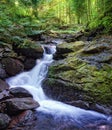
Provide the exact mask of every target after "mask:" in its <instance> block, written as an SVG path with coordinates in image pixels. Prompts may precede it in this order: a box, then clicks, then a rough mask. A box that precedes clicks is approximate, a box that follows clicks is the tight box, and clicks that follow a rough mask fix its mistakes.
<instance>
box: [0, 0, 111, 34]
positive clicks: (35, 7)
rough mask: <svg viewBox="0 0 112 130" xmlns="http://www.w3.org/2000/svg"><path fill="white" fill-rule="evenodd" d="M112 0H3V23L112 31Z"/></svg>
mask: <svg viewBox="0 0 112 130" xmlns="http://www.w3.org/2000/svg"><path fill="white" fill-rule="evenodd" d="M111 11H112V4H111V0H80V1H79V0H69V1H68V0H1V1H0V25H1V26H12V25H13V26H16V25H22V26H35V27H36V28H38V29H42V30H47V29H60V28H63V26H66V28H67V27H68V28H70V29H71V30H74V31H75V30H77V28H78V29H80V28H81V29H86V28H96V27H98V26H103V27H104V28H105V32H111V31H112V30H111V29H112V13H111Z"/></svg>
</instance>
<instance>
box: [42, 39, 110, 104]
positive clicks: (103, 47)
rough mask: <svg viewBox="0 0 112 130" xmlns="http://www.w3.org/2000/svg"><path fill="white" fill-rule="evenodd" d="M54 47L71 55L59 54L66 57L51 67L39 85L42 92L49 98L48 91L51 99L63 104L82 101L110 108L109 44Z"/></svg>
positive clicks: (68, 44) (82, 43)
mask: <svg viewBox="0 0 112 130" xmlns="http://www.w3.org/2000/svg"><path fill="white" fill-rule="evenodd" d="M58 47H59V48H68V49H71V50H72V52H69V53H65V54H62V55H66V57H64V59H61V60H59V61H55V62H54V63H53V64H52V66H51V67H50V69H49V73H48V79H47V80H46V81H45V82H44V85H43V88H44V90H45V92H46V93H47V94H48V95H49V93H48V91H49V90H50V91H51V92H52V93H54V95H55V96H54V98H57V99H58V100H63V101H72V100H82V101H86V102H89V103H90V104H91V103H99V104H106V105H112V83H111V81H112V58H111V57H112V51H111V43H105V44H103V43H101V41H99V42H96V41H95V42H91V43H90V42H89V43H88V42H85V43H84V42H82V41H78V42H74V43H64V44H61V45H59V46H58ZM107 55H108V56H107ZM99 56H100V57H99ZM105 56H107V57H105ZM93 57H94V58H93ZM108 57H110V58H108ZM95 59H97V60H95ZM59 82H60V83H61V85H60V83H59ZM51 92H50V93H51ZM56 93H59V95H61V97H63V98H61V97H59V95H56ZM70 93H71V94H70ZM52 97H53V96H52Z"/></svg>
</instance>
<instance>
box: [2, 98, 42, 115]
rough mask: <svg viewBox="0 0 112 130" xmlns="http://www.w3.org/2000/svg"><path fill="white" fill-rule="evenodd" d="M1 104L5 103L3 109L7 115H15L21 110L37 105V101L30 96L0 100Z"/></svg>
mask: <svg viewBox="0 0 112 130" xmlns="http://www.w3.org/2000/svg"><path fill="white" fill-rule="evenodd" d="M2 104H3V105H5V107H6V110H5V111H6V112H7V113H8V114H9V115H17V113H19V112H21V111H24V110H29V109H35V108H37V107H39V104H38V102H36V101H34V100H33V98H30V97H27V98H12V99H7V100H5V101H4V102H2Z"/></svg>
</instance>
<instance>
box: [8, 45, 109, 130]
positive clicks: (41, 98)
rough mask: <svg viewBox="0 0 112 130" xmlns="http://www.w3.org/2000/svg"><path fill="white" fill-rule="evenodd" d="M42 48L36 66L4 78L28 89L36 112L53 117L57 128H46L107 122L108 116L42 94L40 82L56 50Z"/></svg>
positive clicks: (54, 48)
mask: <svg viewBox="0 0 112 130" xmlns="http://www.w3.org/2000/svg"><path fill="white" fill-rule="evenodd" d="M43 49H44V54H43V58H42V59H40V60H39V59H38V60H37V62H36V66H35V67H34V68H33V69H32V70H30V71H28V72H23V73H21V74H18V75H17V76H14V77H11V78H8V79H7V80H6V81H7V83H8V84H9V85H10V87H11V88H14V87H23V88H25V89H26V90H28V91H29V92H30V93H31V94H32V95H33V98H34V99H35V100H36V101H38V102H39V104H40V107H39V108H37V112H38V113H41V114H44V115H51V116H52V117H53V118H52V121H54V122H56V124H57V125H58V128H57V126H54V127H55V128H53V126H50V127H52V128H48V130H63V129H62V127H64V125H67V126H69V128H68V129H66V130H75V128H87V126H90V125H91V126H92V125H93V126H94V125H100V124H108V122H109V121H108V120H109V118H108V116H106V115H103V114H100V113H97V112H94V111H89V110H84V109H80V108H78V107H73V106H70V105H67V104H64V103H61V102H58V101H54V100H52V99H49V98H48V97H47V96H46V95H45V94H44V92H43V89H42V87H41V84H42V81H43V79H45V77H46V74H47V72H48V67H49V65H50V64H51V63H52V62H53V54H54V53H55V52H56V46H55V45H45V46H43ZM38 115H39V114H38ZM41 123H42V121H41V122H40V124H41ZM62 124H63V126H62ZM59 126H60V129H59ZM71 126H74V127H73V129H72V128H70V127H71ZM40 130H47V128H41V127H40ZM64 130H65V129H64ZM83 130H84V129H83ZM86 130H88V129H86ZM104 130H105V129H104Z"/></svg>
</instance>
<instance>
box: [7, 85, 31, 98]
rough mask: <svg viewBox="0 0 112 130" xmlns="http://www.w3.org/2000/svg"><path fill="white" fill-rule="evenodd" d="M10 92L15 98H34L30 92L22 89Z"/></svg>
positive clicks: (12, 89) (18, 88)
mask: <svg viewBox="0 0 112 130" xmlns="http://www.w3.org/2000/svg"><path fill="white" fill-rule="evenodd" d="M9 91H10V93H11V94H12V95H13V96H14V97H18V98H22V97H33V96H32V95H31V93H30V92H29V91H27V90H26V89H24V88H21V87H16V88H11V89H10V90H9Z"/></svg>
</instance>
